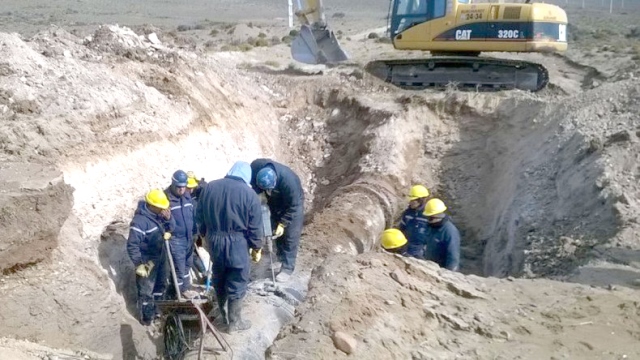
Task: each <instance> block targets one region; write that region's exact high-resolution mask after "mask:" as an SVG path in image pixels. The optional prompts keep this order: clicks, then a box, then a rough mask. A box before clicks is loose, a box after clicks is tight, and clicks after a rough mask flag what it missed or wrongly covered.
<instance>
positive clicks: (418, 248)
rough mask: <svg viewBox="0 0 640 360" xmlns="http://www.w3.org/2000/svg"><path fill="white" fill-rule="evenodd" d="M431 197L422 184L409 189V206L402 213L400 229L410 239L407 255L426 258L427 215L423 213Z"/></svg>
mask: <svg viewBox="0 0 640 360" xmlns="http://www.w3.org/2000/svg"><path fill="white" fill-rule="evenodd" d="M428 198H429V190H428V189H427V188H426V187H424V186H422V185H415V186H413V187H411V190H410V191H409V206H408V207H407V209H406V210H405V211H404V212H403V213H402V219H401V220H400V224H398V229H399V230H400V231H402V233H403V234H404V236H405V237H406V238H407V241H409V247H408V248H407V255H408V256H412V257H415V258H418V259H424V246H425V245H426V235H427V227H428V223H427V217H426V216H425V215H423V212H424V207H425V205H426V203H427V199H428Z"/></svg>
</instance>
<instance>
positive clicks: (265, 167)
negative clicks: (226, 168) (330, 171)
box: [251, 159, 304, 282]
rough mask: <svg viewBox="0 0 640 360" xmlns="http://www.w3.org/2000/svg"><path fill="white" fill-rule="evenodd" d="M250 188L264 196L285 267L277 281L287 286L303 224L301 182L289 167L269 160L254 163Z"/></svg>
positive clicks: (302, 191)
mask: <svg viewBox="0 0 640 360" xmlns="http://www.w3.org/2000/svg"><path fill="white" fill-rule="evenodd" d="M251 170H252V173H253V174H254V175H253V177H252V179H251V186H252V187H253V189H254V190H255V191H256V192H257V193H258V194H262V193H264V194H265V195H266V197H267V204H268V205H269V210H270V211H271V221H272V225H273V226H272V228H275V229H276V230H275V232H274V234H273V236H274V238H275V241H274V242H275V245H276V257H277V258H278V260H279V262H280V263H281V264H282V265H281V266H282V268H281V269H280V271H279V273H278V276H276V281H278V282H286V281H288V280H289V277H290V276H291V274H292V273H293V270H294V269H295V266H296V258H297V256H298V246H299V245H300V236H301V235H302V225H303V222H304V190H302V184H301V183H300V178H299V177H298V175H296V173H295V172H293V170H291V169H290V168H289V167H288V166H285V165H283V164H280V163H277V162H275V161H273V160H270V159H256V160H254V161H253V162H252V163H251Z"/></svg>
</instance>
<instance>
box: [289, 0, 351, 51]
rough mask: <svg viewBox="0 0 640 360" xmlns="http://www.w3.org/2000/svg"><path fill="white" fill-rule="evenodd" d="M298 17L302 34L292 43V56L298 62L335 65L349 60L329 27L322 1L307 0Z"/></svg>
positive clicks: (297, 14)
mask: <svg viewBox="0 0 640 360" xmlns="http://www.w3.org/2000/svg"><path fill="white" fill-rule="evenodd" d="M298 4H300V3H298ZM296 16H297V17H298V19H299V20H300V22H301V23H302V26H301V27H300V32H299V33H298V35H297V36H296V37H295V39H293V42H292V43H291V56H292V57H293V58H294V59H295V60H296V61H299V62H301V63H305V64H334V63H339V62H341V61H345V60H348V59H349V57H348V56H347V54H346V53H345V52H344V50H343V49H342V47H340V43H339V42H338V39H337V38H336V36H335V34H334V33H333V31H331V30H330V29H329V27H328V26H327V22H326V20H325V14H324V8H323V6H322V0H305V7H304V8H301V9H299V10H298V11H296Z"/></svg>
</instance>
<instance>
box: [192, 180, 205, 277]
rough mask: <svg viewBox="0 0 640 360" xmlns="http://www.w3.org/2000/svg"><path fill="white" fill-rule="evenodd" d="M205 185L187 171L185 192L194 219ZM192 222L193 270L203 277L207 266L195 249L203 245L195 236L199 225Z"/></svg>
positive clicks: (200, 238)
mask: <svg viewBox="0 0 640 360" xmlns="http://www.w3.org/2000/svg"><path fill="white" fill-rule="evenodd" d="M206 184H207V183H206V182H205V181H204V178H202V179H200V180H198V178H197V177H196V175H195V173H194V172H193V171H187V192H188V193H189V195H190V196H191V203H192V204H193V213H194V217H195V214H196V211H197V208H198V198H199V197H200V192H201V191H202V188H203V187H204V186H205V185H206ZM194 221H195V222H196V223H195V226H196V231H195V234H196V236H195V239H194V246H193V270H194V271H198V272H200V273H201V274H202V275H204V274H205V273H206V271H207V266H209V265H208V264H205V263H203V262H202V259H200V256H198V252H197V251H196V248H198V247H201V246H203V245H204V244H203V243H202V240H203V239H202V237H201V236H198V235H197V234H198V229H199V228H200V224H198V222H197V221H196V220H194ZM192 281H193V279H192Z"/></svg>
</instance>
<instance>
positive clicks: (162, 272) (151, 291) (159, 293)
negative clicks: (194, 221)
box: [127, 201, 175, 325]
mask: <svg viewBox="0 0 640 360" xmlns="http://www.w3.org/2000/svg"><path fill="white" fill-rule="evenodd" d="M174 228H175V221H174V220H173V218H171V219H170V220H165V219H164V218H163V217H162V216H160V215H159V214H154V213H152V212H151V211H150V210H149V208H148V207H147V204H146V203H145V202H144V201H140V202H139V203H138V208H137V209H136V212H135V215H134V216H133V219H132V220H131V225H130V228H129V238H128V239H127V253H128V254H129V258H130V259H131V261H132V262H133V266H134V268H137V267H138V265H140V264H145V263H147V262H148V261H149V260H152V261H153V263H154V267H153V269H151V272H150V274H149V276H148V277H141V276H138V275H136V287H137V289H138V311H139V313H140V314H139V315H140V321H141V322H142V323H143V324H145V325H146V324H149V323H150V322H151V320H153V316H154V315H155V312H156V309H155V304H154V300H160V299H162V298H163V296H164V292H165V290H166V288H167V280H168V272H167V270H168V266H167V261H166V256H165V250H164V249H165V248H164V238H163V236H164V233H165V232H171V231H173V229H174Z"/></svg>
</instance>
